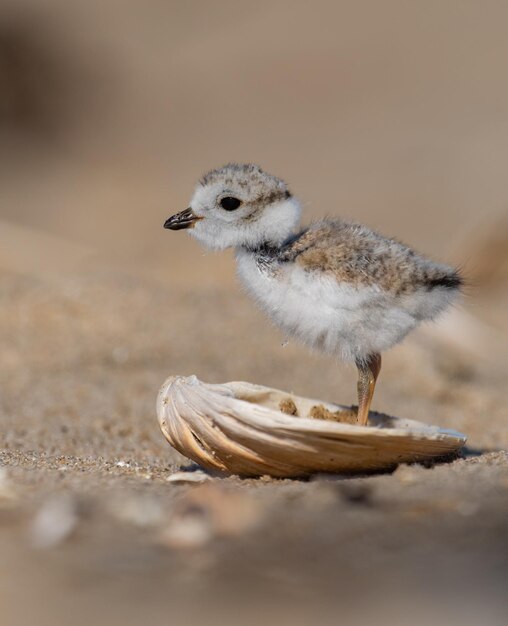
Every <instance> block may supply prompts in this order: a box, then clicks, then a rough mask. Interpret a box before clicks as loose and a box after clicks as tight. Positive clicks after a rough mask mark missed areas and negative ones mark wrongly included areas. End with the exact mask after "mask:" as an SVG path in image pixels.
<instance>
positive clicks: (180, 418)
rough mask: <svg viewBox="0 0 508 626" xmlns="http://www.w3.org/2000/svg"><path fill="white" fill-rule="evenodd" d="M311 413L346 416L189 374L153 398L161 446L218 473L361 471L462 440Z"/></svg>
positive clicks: (272, 392) (448, 450) (449, 450)
mask: <svg viewBox="0 0 508 626" xmlns="http://www.w3.org/2000/svg"><path fill="white" fill-rule="evenodd" d="M280 407H283V408H284V409H285V411H286V412H284V413H283V412H282V411H281V410H280ZM288 407H289V410H288ZM317 408H318V409H319V410H318V411H317V412H316V409H317ZM288 413H292V414H288ZM310 415H318V416H320V415H325V416H327V417H328V416H333V418H334V419H341V418H342V416H343V417H344V418H348V416H350V415H351V410H350V409H347V408H346V407H342V406H339V405H336V404H331V403H327V402H321V401H317V400H312V399H310V398H303V397H299V396H296V395H294V394H290V393H286V392H284V391H279V390H278V389H271V388H269V387H263V386H261V385H254V384H251V383H247V382H230V383H224V384H218V385H216V384H207V383H203V382H201V381H200V380H198V379H197V378H196V376H189V377H183V376H171V377H170V378H168V379H167V380H166V382H165V383H164V384H163V386H162V387H161V390H160V392H159V395H158V398H157V416H158V420H159V425H160V428H161V430H162V433H163V434H164V436H165V438H166V439H167V440H168V442H169V443H170V444H171V445H172V446H173V447H174V448H176V450H178V451H179V452H180V453H181V454H183V455H185V456H186V457H188V458H189V459H192V460H193V461H195V462H196V463H198V464H199V465H201V466H202V467H204V468H207V469H208V470H212V471H213V472H219V473H225V474H239V475H242V476H262V475H266V474H269V475H271V476H275V477H299V476H306V475H309V474H312V473H316V472H319V473H322V472H334V473H340V474H344V473H348V474H349V473H365V472H370V471H375V470H383V469H390V468H394V467H396V466H397V465H398V464H399V463H415V462H420V463H421V462H423V461H428V460H432V459H436V458H440V457H445V456H447V455H451V454H453V453H456V452H457V451H458V450H460V449H461V448H462V447H463V446H464V444H465V442H466V437H465V435H462V434H461V433H458V432H455V431H451V430H445V429H441V428H439V427H437V426H429V425H427V424H423V423H421V422H416V421H413V420H406V419H400V418H397V417H389V416H386V415H381V414H375V413H374V414H373V413H371V415H370V419H369V424H370V425H369V426H358V425H356V424H351V423H343V422H340V421H331V420H330V419H313V418H310V417H309V416H310Z"/></svg>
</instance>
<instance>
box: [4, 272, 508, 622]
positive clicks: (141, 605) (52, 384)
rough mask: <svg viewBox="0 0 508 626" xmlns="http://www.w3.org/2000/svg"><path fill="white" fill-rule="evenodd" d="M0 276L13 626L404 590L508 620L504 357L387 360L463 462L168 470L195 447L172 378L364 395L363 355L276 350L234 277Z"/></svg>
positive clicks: (416, 607)
mask: <svg viewBox="0 0 508 626" xmlns="http://www.w3.org/2000/svg"><path fill="white" fill-rule="evenodd" d="M2 285H3V301H4V306H2V309H1V313H0V318H1V323H0V328H1V329H2V331H1V333H2V337H1V339H2V345H3V365H4V367H3V371H4V372H5V375H4V377H3V384H2V387H3V388H2V404H1V419H2V434H1V452H0V460H1V463H2V466H3V470H2V471H3V473H2V477H1V483H0V523H1V526H0V543H1V546H2V554H3V556H4V560H3V563H4V565H3V567H2V570H3V573H2V585H1V592H0V593H1V594H2V602H3V606H4V608H5V607H7V609H8V613H7V614H8V615H9V618H8V619H7V618H6V620H5V623H6V624H13V623H16V621H15V617H14V615H15V616H16V619H19V620H21V621H22V620H23V618H25V619H28V618H29V617H30V615H32V614H33V611H34V607H35V606H36V607H37V614H38V615H39V616H40V618H41V619H42V618H43V617H44V618H45V619H47V620H48V623H55V620H57V621H58V620H61V623H66V619H68V618H66V616H68V615H69V614H72V615H76V613H77V615H78V622H79V615H80V614H81V613H86V615H87V616H88V617H87V619H92V617H91V616H92V615H93V614H94V612H95V614H96V615H97V616H98V617H97V619H104V618H105V616H107V617H108V620H112V621H114V622H115V623H116V620H118V623H125V622H127V623H138V620H141V619H142V618H143V619H153V620H158V621H160V620H162V619H165V617H166V616H167V614H168V611H169V612H170V614H171V615H175V612H176V614H177V615H178V616H179V618H178V619H179V620H181V621H182V623H195V622H194V620H196V619H198V617H199V616H201V618H202V615H203V611H210V615H220V616H221V619H223V620H226V621H227V620H228V619H229V620H231V623H238V622H237V621H236V619H238V618H236V619H235V615H237V614H238V613H235V611H236V612H238V611H240V612H241V614H242V615H243V616H244V618H245V620H246V623H249V619H250V620H253V623H254V622H255V617H256V612H257V609H256V607H259V603H261V602H262V603H263V606H264V607H265V609H264V611H265V617H266V619H267V620H273V621H274V622H275V621H277V623H279V622H281V621H282V623H284V620H288V623H289V622H292V623H302V624H305V623H309V621H308V620H310V619H311V618H312V619H313V617H312V616H314V618H315V616H316V615H320V616H321V617H320V619H321V620H322V623H328V621H329V620H330V623H335V621H336V615H337V611H340V612H341V615H343V616H344V619H345V617H346V616H350V615H351V614H352V615H353V616H354V617H355V618H357V619H360V620H361V619H368V618H370V617H372V615H371V612H373V613H375V614H379V611H382V612H383V614H386V615H387V614H389V613H386V611H389V610H395V608H397V611H395V613H394V616H393V618H392V621H393V620H396V619H401V620H402V619H403V616H404V615H406V612H407V611H409V612H411V613H412V614H416V618H417V617H418V616H420V617H421V618H422V620H423V619H430V617H429V616H431V615H433V614H434V613H433V611H437V614H438V615H440V616H441V617H440V619H444V617H443V615H446V613H443V611H446V610H450V611H451V612H452V614H453V615H455V617H456V618H457V619H458V617H457V616H458V615H459V614H460V615H461V619H462V620H463V623H471V624H473V623H478V621H477V620H478V619H480V617H481V619H482V621H483V622H484V623H494V624H496V623H501V621H496V620H497V619H498V617H497V616H498V613H497V612H498V611H500V612H502V611H503V610H506V604H505V602H506V597H505V593H504V592H505V579H506V578H505V577H506V575H507V566H506V550H507V549H508V530H507V525H506V512H507V505H508V454H507V453H506V452H505V451H504V450H506V448H508V432H507V429H506V427H505V425H504V420H505V419H506V412H505V407H504V404H503V398H504V383H503V380H502V378H503V377H502V376H499V377H498V378H497V379H496V376H495V373H491V372H488V371H487V370H488V369H489V368H488V367H486V366H484V367H483V368H475V367H474V364H472V363H471V359H469V360H468V359H467V357H464V356H463V355H459V354H458V353H456V352H454V351H453V350H452V349H451V348H449V349H448V350H447V355H448V358H447V359H443V355H442V354H440V352H441V350H442V346H441V348H440V344H439V343H437V344H433V346H432V348H431V349H429V345H428V342H429V339H428V338H426V340H425V341H422V338H421V337H418V336H417V338H416V339H414V340H412V341H409V342H408V343H407V344H406V346H404V347H401V348H398V349H396V350H394V351H393V352H392V353H391V354H390V355H388V357H387V358H386V368H385V371H384V372H383V378H382V379H381V381H380V385H379V393H378V395H377V397H376V405H377V406H379V407H382V408H383V409H384V410H387V411H392V412H395V411H396V413H397V414H398V415H404V416H407V417H411V418H416V419H420V420H424V421H428V422H434V423H439V424H441V425H443V426H447V427H453V428H456V429H459V430H462V431H463V432H465V433H467V434H468V436H469V443H468V448H467V450H466V451H465V454H464V457H463V458H460V459H458V460H456V461H454V462H452V463H449V464H443V465H438V466H436V467H433V468H423V467H418V466H417V467H408V466H404V467H401V468H399V469H398V470H396V471H395V472H394V473H393V474H392V475H379V476H373V477H360V478H354V479H348V478H346V477H340V476H334V477H328V478H327V477H316V478H315V479H312V480H309V481H290V480H271V479H268V478H267V479H261V480H241V479H238V478H234V477H232V478H226V479H219V478H215V479H213V480H212V481H211V482H206V483H204V484H198V485H187V484H183V485H182V484H174V483H170V482H168V481H167V478H168V477H169V476H170V475H171V474H172V473H173V472H175V471H176V470H177V469H178V468H179V467H180V466H181V465H182V462H183V463H184V464H185V461H184V460H183V459H182V458H181V457H179V456H178V454H176V453H175V452H173V451H172V450H171V449H170V448H169V446H168V445H167V444H166V442H165V441H164V440H163V438H162V435H161V434H160V432H159V430H158V426H157V423H156V418H155V413H154V399H155V396H156V392H157V389H158V386H159V385H160V384H161V382H162V381H163V379H164V378H165V376H166V375H168V374H170V373H180V374H190V373H196V374H197V375H198V376H199V377H200V378H202V379H204V380H209V381H213V382H219V381H224V380H232V379H245V380H250V381H258V382H261V383H265V384H266V383H269V384H272V385H275V386H278V387H280V388H285V389H292V390H295V391H298V392H299V393H304V394H308V395H310V396H314V397H322V398H325V399H330V400H339V401H342V402H344V401H350V402H352V401H353V400H354V372H353V371H348V370H347V368H344V367H342V368H340V367H339V366H338V365H337V364H335V363H333V362H331V361H330V359H326V358H321V357H319V356H313V355H308V354H307V353H306V351H304V350H303V349H300V348H299V347H298V346H293V345H291V344H289V345H287V346H285V347H282V345H281V338H280V336H278V333H277V332H276V331H275V330H273V329H271V328H270V326H269V325H268V324H267V323H265V321H264V320H263V318H262V317H261V315H260V314H258V313H257V312H256V311H255V309H254V307H253V306H251V304H250V302H249V301H247V300H246V298H245V297H244V296H243V295H241V294H240V292H239V291H238V290H236V289H235V288H234V287H232V288H228V289H210V290H206V289H203V290H200V291H199V292H195V291H194V290H191V289H188V288H179V289H174V288H171V289H170V288H168V287H167V286H164V285H163V284H162V283H161V282H156V281H149V280H147V279H143V280H139V279H133V278H132V277H129V276H125V275H123V276H122V275H120V274H117V273H113V272H111V273H108V274H104V273H98V272H91V273H86V274H82V275H79V276H78V275H75V276H73V277H72V278H68V277H58V278H53V279H48V278H46V279H44V280H43V279H39V278H28V277H26V276H19V275H13V274H7V273H4V274H3V275H2ZM168 316H170V323H168V324H165V323H164V319H166V318H168ZM433 353H435V354H433ZM196 355H199V358H196ZM495 369H496V368H494V372H495ZM402 373H403V374H402ZM44 520H46V521H44ZM55 526H56V529H57V530H56V531H54V527H55ZM60 526H62V527H61V528H60ZM51 529H53V530H51ZM54 533H56V536H53V534H54ZM27 589H30V597H31V598H32V601H31V602H29V603H26V601H25V600H26V596H25V594H26V590H27ZM398 593H400V594H402V597H401V600H400V602H399V600H397V605H396V607H394V606H393V605H392V601H393V598H395V597H398V596H397V594H398ZM366 595H368V598H369V602H368V603H367V604H365V603H364V601H363V600H364V598H365V596H366ZM24 598H25V599H24ZM386 605H387V606H386ZM205 607H207V608H206V609H205ZM429 611H430V613H429ZM457 611H458V613H457ZM69 612H70V613H69ZM205 614H207V613H205ZM395 614H397V615H398V617H397V615H395ZM99 616H100V617H99ZM334 616H335V617H334ZM462 616H463V617H462ZM416 618H415V619H416ZM73 619H74V618H73ZM242 619H243V618H242ZM464 620H465V621H464ZM467 620H469V621H467ZM489 620H491V621H490V622H489ZM83 621H84V623H87V620H85V618H84V617H83ZM58 623H59V622H58Z"/></svg>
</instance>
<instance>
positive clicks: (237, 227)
mask: <svg viewBox="0 0 508 626" xmlns="http://www.w3.org/2000/svg"><path fill="white" fill-rule="evenodd" d="M300 213H301V209H300V204H299V203H298V201H297V200H296V199H295V198H294V197H293V196H292V195H291V193H290V191H289V189H288V188H287V186H286V183H284V181H282V180H280V178H276V177H275V176H271V175H270V174H267V173H266V172H264V171H263V170H262V169H261V168H260V167H258V166H257V165H252V164H245V165H239V164H236V163H231V164H229V165H225V166H224V167H221V168H220V169H216V170H212V171H211V172H208V174H206V175H205V176H203V178H202V179H201V180H200V181H199V183H198V184H197V186H196V189H195V191H194V195H193V196H192V199H191V201H190V206H189V208H188V209H186V210H185V211H181V212H180V213H177V214H176V215H173V216H172V217H170V218H169V219H168V220H166V222H165V223H164V228H169V229H171V230H180V229H183V228H185V229H188V230H189V233H190V234H191V235H192V236H194V237H195V238H196V239H197V240H198V241H200V242H201V243H203V244H204V245H205V246H207V247H209V248H214V249H217V250H222V249H225V248H232V247H247V248H257V247H259V246H262V245H264V244H267V245H280V244H281V243H282V242H283V241H285V240H286V239H287V238H288V237H290V236H291V234H292V233H293V232H294V230H295V228H296V226H297V225H298V222H299V221H300Z"/></svg>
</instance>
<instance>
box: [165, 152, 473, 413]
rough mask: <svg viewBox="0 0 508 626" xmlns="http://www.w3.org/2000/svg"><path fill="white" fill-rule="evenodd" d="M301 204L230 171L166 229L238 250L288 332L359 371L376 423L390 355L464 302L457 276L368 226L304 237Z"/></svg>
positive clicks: (316, 229)
mask: <svg viewBox="0 0 508 626" xmlns="http://www.w3.org/2000/svg"><path fill="white" fill-rule="evenodd" d="M300 214H301V209H300V204H299V202H298V200H296V198H294V197H293V195H292V194H291V192H290V191H289V189H288V187H287V186H286V184H285V183H284V182H283V181H282V180H280V179H279V178H276V177H275V176H271V175H270V174H267V173H266V172H264V171H263V170H262V169H261V168H259V167H258V166H256V165H252V164H246V165H239V164H235V163H232V164H229V165H226V166H224V167H222V168H220V169H216V170H212V171H211V172H208V174H206V175H205V176H204V177H203V178H202V179H201V180H200V181H199V183H198V185H197V186H196V189H195V191H194V195H193V196H192V199H191V202H190V207H189V208H188V209H186V210H185V211H182V212H180V213H177V214H176V215H173V216H172V217H170V218H169V219H168V220H166V222H165V224H164V228H169V229H171V230H180V229H183V228H185V229H188V231H189V233H190V234H191V235H192V236H194V237H195V238H196V239H197V240H198V241H200V242H201V243H202V244H204V245H205V246H207V247H209V248H213V249H218V250H222V249H225V248H234V249H235V252H236V261H237V269H238V274H239V277H240V279H241V281H242V283H243V284H244V285H245V287H246V289H247V291H248V292H249V293H250V294H251V295H252V296H253V297H254V299H255V300H256V301H257V302H258V303H259V304H260V305H261V307H262V308H263V309H264V310H265V311H266V312H267V313H268V315H269V316H270V317H271V318H272V320H273V321H274V322H275V323H276V325H277V326H279V327H280V328H281V329H282V330H283V332H285V333H286V334H287V335H288V336H290V337H295V338H297V339H299V340H300V341H302V342H303V343H305V344H307V345H308V346H310V347H312V348H317V349H318V350H321V351H324V352H327V353H330V354H332V355H335V356H338V357H341V358H342V359H343V360H346V361H353V362H354V363H355V364H356V366H357V368H358V414H357V420H358V424H360V425H366V424H367V421H368V417H369V409H370V404H371V401H372V396H373V393H374V387H375V384H376V380H377V377H378V375H379V371H380V368H381V352H383V351H384V350H387V349H388V348H391V347H392V346H394V345H395V344H397V343H398V342H399V341H401V340H402V339H403V338H404V337H405V336H406V335H407V333H408V332H409V331H410V330H412V329H413V328H415V326H417V325H418V324H419V323H420V322H422V321H425V320H432V319H434V318H435V317H436V316H437V315H438V314H439V313H441V311H443V310H444V309H445V308H446V307H447V306H448V305H449V304H450V303H451V302H452V301H453V300H454V299H455V298H456V296H457V295H458V293H459V291H460V287H461V285H462V280H461V277H460V276H459V274H458V273H457V271H455V270H454V269H452V268H450V267H448V266H447V265H442V264H440V263H434V262H433V261H430V260H428V259H426V258H424V257H423V256H420V255H419V254H417V253H416V252H414V251H413V250H411V249H410V248H408V247H407V246H405V245H404V244H402V243H400V242H398V241H396V240H394V239H389V238H387V237H383V236H382V235H379V234H377V233H375V232H373V231H372V230H370V229H369V228H367V227H366V226H362V225H360V224H355V223H351V222H346V221H343V220H341V219H325V220H322V221H319V222H315V223H313V224H311V225H310V226H307V227H305V228H301V229H299V227H298V224H299V221H300Z"/></svg>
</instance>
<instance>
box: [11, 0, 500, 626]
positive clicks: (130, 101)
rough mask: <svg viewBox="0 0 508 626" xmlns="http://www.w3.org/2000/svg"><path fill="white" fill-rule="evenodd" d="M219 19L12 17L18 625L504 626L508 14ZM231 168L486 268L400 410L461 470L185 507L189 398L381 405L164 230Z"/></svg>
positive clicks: (323, 9)
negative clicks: (218, 387)
mask: <svg viewBox="0 0 508 626" xmlns="http://www.w3.org/2000/svg"><path fill="white" fill-rule="evenodd" d="M21 4H22V5H23V6H22V7H21ZM211 6H212V3H185V4H184V3H178V2H159V1H158V0H149V1H147V2H144V3H142V5H141V4H140V3H138V2H135V1H134V0H133V1H130V0H129V1H126V2H122V3H118V2H115V1H114V0H108V2H104V1H101V2H99V1H98V0H90V2H88V3H86V5H85V4H83V3H72V2H68V1H67V0H66V1H64V0H50V1H48V2H45V3H40V2H38V1H37V0H26V2H24V3H17V2H10V1H9V2H6V3H5V4H4V5H3V6H2V7H1V9H0V183H1V184H0V209H1V214H0V345H1V351H0V373H1V389H0V554H1V556H2V558H1V559H0V561H1V563H0V623H1V624H2V626H3V625H4V624H5V625H6V626H11V625H13V626H17V624H23V625H24V624H28V623H33V622H34V620H37V623H40V624H50V625H55V624H69V623H72V624H80V623H83V624H89V623H99V624H102V623H108V624H131V623H132V624H139V623H162V622H164V623H168V622H170V623H172V622H175V623H177V624H182V625H185V624H196V623H205V624H208V623H210V624H214V623H216V622H217V623H221V624H229V623H231V624H234V625H237V624H250V623H253V624H259V623H260V622H264V623H266V624H272V623H273V624H280V625H284V624H286V623H287V624H294V625H295V626H296V625H299V624H302V625H308V624H311V623H312V624H328V623H330V624H332V623H333V624H336V623H344V624H349V623H351V624H365V623H370V622H372V621H374V620H375V621H376V623H379V624H384V623H387V624H393V625H395V626H396V625H397V624H399V623H400V624H407V623H408V622H409V621H411V622H412V623H413V624H416V625H418V624H419V623H422V624H423V623H425V624H426V623H435V624H455V623H460V624H462V625H464V626H467V625H469V624H472V625H473V624H475V625H476V624H479V623H482V624H488V625H490V624H492V625H495V626H497V625H498V624H504V623H505V622H506V610H507V609H508V606H507V602H508V601H507V599H506V577H507V575H508V561H507V559H506V555H507V553H508V524H507V513H508V455H507V452H506V451H507V450H508V427H507V422H506V403H505V393H506V380H507V378H506V376H507V374H508V364H507V361H506V353H507V350H508V322H507V319H508V318H507V316H506V310H507V305H508V255H507V252H506V251H507V250H508V226H507V224H508V222H507V220H506V214H507V207H508V198H507V194H506V167H505V164H506V162H507V159H508V149H507V146H508V141H507V138H508V124H507V121H506V110H507V109H506V107H507V103H508V88H507V85H506V80H505V75H506V55H507V54H508V43H507V39H506V32H505V31H506V18H507V17H508V15H507V8H506V6H504V5H503V4H502V3H498V2H495V1H492V2H490V1H489V2H487V3H481V5H480V4H479V3H475V2H462V1H461V2H454V1H451V0H450V2H446V3H443V2H427V3H425V5H423V4H421V5H418V4H417V3H413V4H411V3H406V2H402V1H396V0H390V1H389V2H384V3H382V4H381V3H376V2H374V1H372V2H368V1H365V2H342V3H336V2H326V1H324V0H319V1H318V2H315V3H311V4H309V3H305V2H284V1H282V0H276V1H273V2H266V3H265V2H262V3H258V4H257V5H252V4H250V5H248V4H246V3H239V2H230V1H228V0H221V1H220V2H217V3H213V8H211ZM260 42H262V45H260ZM231 159H237V160H253V161H258V162H259V163H260V164H261V165H263V166H265V167H266V168H267V169H269V170H272V171H273V172H274V173H276V174H279V175H281V176H283V177H285V178H286V179H287V180H288V181H289V183H290V185H291V188H292V190H293V191H294V192H295V193H296V194H298V195H299V196H300V197H301V198H302V199H303V203H304V208H305V216H306V219H309V218H312V217H315V216H321V215H323V214H331V215H343V216H345V217H348V218H354V219H357V220H360V221H364V222H367V223H368V224H370V225H372V226H374V227H376V228H379V229H380V230H381V231H382V232H385V233H388V234H391V235H394V236H397V237H400V238H402V239H404V240H406V241H407V242H408V243H410V244H412V245H415V246H416V247H417V248H419V249H421V250H423V251H426V252H428V253H429V254H432V255H434V256H435V257H436V258H438V259H441V260H444V261H449V262H453V263H456V264H458V265H460V266H461V267H463V268H464V271H465V273H466V275H467V277H468V279H469V286H468V290H467V294H466V296H465V298H464V301H463V303H462V304H461V305H460V307H458V308H456V309H455V310H454V311H451V312H450V314H449V315H448V316H445V317H444V318H443V319H442V320H441V321H440V322H439V324H436V325H434V326H429V327H427V328H426V329H421V330H419V331H418V332H416V333H415V334H414V335H412V336H411V337H410V338H408V340H407V341H406V342H405V343H404V344H403V345H401V346H399V347H397V348H395V349H394V350H392V351H391V352H390V353H388V354H387V355H386V357H385V359H384V365H383V371H382V373H381V378H380V381H379V385H378V389H377V391H376V396H375V402H374V408H376V409H378V410H380V411H383V412H386V413H389V414H392V415H397V416H401V417H408V418H414V419H417V420H420V421H423V422H428V423H434V424H439V425H440V426H443V427H448V428H453V429H455V430H459V431H461V432H464V433H466V434H467V436H468V438H469V439H468V445H467V448H466V450H465V451H464V453H463V455H462V456H461V457H460V458H458V459H456V460H454V461H452V462H450V463H446V464H440V465H436V466H434V467H425V468H424V467H420V466H412V467H407V466H404V467H400V468H398V469H397V470H396V471H395V472H394V473H392V474H384V475H376V476H363V477H357V478H353V479H351V478H347V477H343V476H329V477H325V476H317V477H314V478H312V479H309V480H305V481H302V480H298V481H291V480H272V479H269V478H263V479H259V480H252V479H249V480H241V479H239V478H237V477H230V478H224V479H219V478H213V479H212V480H209V481H206V482H202V483H195V484H188V483H183V484H182V483H176V482H171V480H169V481H168V478H170V477H171V476H172V475H173V474H174V473H175V472H177V471H178V470H179V469H180V468H181V467H182V466H185V465H186V464H187V462H186V461H185V459H183V458H182V457H180V456H179V455H178V454H177V453H176V452H174V451H173V450H172V449H171V448H170V447H169V446H168V444H167V443H166V442H165V440H164V439H163V437H162V435H161V433H160V431H159V429H158V425H157V420H156V416H155V398H156V394H157V391H158V388H159V386H160V385H161V384H162V382H163V381H164V380H165V378H166V377H167V376H169V375H171V374H181V375H190V374H196V375H197V376H198V377H199V378H200V379H202V380H205V381H209V382H222V381H229V380H247V381H250V382H255V383H261V384H265V385H267V386H272V387H277V388H280V389H286V390H289V391H294V392H295V393H297V394H299V395H305V396H309V397H315V398H322V399H323V400H329V401H334V402H338V403H341V404H351V403H353V402H354V401H355V384H356V380H355V372H354V371H353V369H352V368H348V367H346V366H343V365H339V364H338V363H335V362H334V360H333V359H330V358H325V357H322V356H319V355H316V354H310V353H309V352H307V351H306V350H305V349H303V348H301V347H299V346H298V345H295V344H293V343H291V342H290V343H289V344H287V345H286V344H285V342H284V337H282V336H281V335H280V334H279V333H278V332H277V331H276V330H275V329H273V328H272V327H271V326H270V324H269V323H268V322H267V320H265V319H264V317H263V315H262V314H261V313H260V312H258V311H257V310H256V309H255V307H254V305H253V304H252V303H251V302H250V301H249V300H248V299H247V297H246V296H245V295H244V294H243V293H242V292H241V290H240V289H239V287H238V285H237V284H236V282H235V279H234V265H233V260H232V257H231V255H230V254H229V253H223V254H216V255H212V254H208V255H206V254H204V253H203V252H202V251H201V249H200V248H199V247H198V246H197V244H196V243H195V242H193V241H191V240H190V239H189V238H187V237H185V235H184V234H182V233H169V232H167V231H163V229H162V228H161V225H162V223H163V221H164V220H165V218H166V217H168V216H169V215H170V214H171V213H174V212H175V211H177V210H180V209H182V208H185V207H186V206H187V205H186V203H187V201H188V197H189V195H190V192H191V189H192V185H193V184H194V182H195V180H196V178H197V177H199V176H200V175H201V174H202V172H203V170H206V169H207V168H210V167H215V166H218V165H220V164H221V163H223V162H225V161H228V160H231ZM195 476H197V477H199V474H195Z"/></svg>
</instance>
